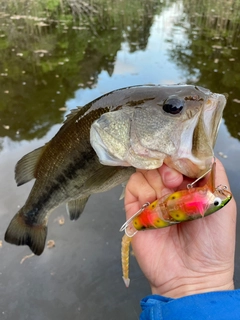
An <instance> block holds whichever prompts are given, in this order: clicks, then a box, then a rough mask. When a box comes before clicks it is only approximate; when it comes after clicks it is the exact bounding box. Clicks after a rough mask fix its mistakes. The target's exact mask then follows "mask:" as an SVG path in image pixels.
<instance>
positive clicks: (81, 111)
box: [63, 104, 90, 125]
mask: <svg viewBox="0 0 240 320" xmlns="http://www.w3.org/2000/svg"><path fill="white" fill-rule="evenodd" d="M89 108H90V105H89V104H87V105H86V106H84V107H77V109H72V110H71V111H70V113H69V114H67V115H66V119H65V120H64V122H63V124H64V125H65V124H68V123H69V122H71V120H72V119H73V118H74V117H75V116H76V115H78V117H79V118H82V116H83V115H84V114H85V112H86V111H87V110H88V109H89Z"/></svg>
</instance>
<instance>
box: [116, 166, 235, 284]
mask: <svg viewBox="0 0 240 320" xmlns="http://www.w3.org/2000/svg"><path fill="white" fill-rule="evenodd" d="M214 176H215V163H214V164H213V167H212V169H211V175H210V179H209V180H208V183H207V184H206V185H205V186H203V187H195V188H194V187H193V185H194V184H195V183H196V181H198V180H199V179H198V180H196V181H195V182H193V183H192V184H190V185H188V189H187V190H180V191H176V192H174V193H172V194H170V195H166V196H164V197H162V198H161V199H158V200H155V201H154V202H152V203H146V204H144V205H143V206H142V208H141V209H140V210H139V211H137V212H136V213H135V214H134V215H133V216H132V217H131V218H130V219H129V220H127V221H126V222H125V223H124V225H123V226H122V227H121V229H120V231H123V230H124V231H125V235H124V236H123V239H122V269H123V280H124V282H125V285H126V286H127V287H128V286H129V283H130V279H129V277H128V273H129V271H128V269H129V246H130V242H131V238H132V237H133V236H134V235H135V234H136V233H137V232H138V231H141V230H146V229H157V228H164V227H168V226H171V225H174V224H177V223H181V222H184V221H191V220H195V219H199V218H202V217H206V216H208V215H210V214H212V213H214V212H216V211H218V210H220V209H221V208H222V207H224V206H225V205H226V204H227V203H228V202H229V201H230V200H231V198H232V194H231V192H229V191H227V187H226V186H222V185H219V186H218V187H216V188H215V187H214Z"/></svg>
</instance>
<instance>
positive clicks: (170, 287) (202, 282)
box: [151, 271, 234, 298]
mask: <svg viewBox="0 0 240 320" xmlns="http://www.w3.org/2000/svg"><path fill="white" fill-rule="evenodd" d="M233 289H234V283H233V272H231V271H228V272H226V273H224V274H223V273H219V274H218V273H215V274H210V275H197V276H195V277H187V278H184V277H181V278H179V279H173V280H170V281H168V282H167V283H165V284H162V285H160V286H158V287H157V286H153V285H151V290H152V294H158V295H162V296H166V297H170V298H179V297H183V296H188V295H192V294H198V293H204V292H211V291H224V290H233Z"/></svg>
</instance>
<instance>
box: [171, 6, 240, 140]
mask: <svg viewBox="0 0 240 320" xmlns="http://www.w3.org/2000/svg"><path fill="white" fill-rule="evenodd" d="M183 12H184V14H183V15H182V16H181V18H180V19H179V20H178V21H177V22H176V26H177V25H178V24H181V25H184V26H185V34H186V39H185V41H183V42H182V43H178V45H175V42H174V40H173V39H169V41H170V42H172V50H171V51H170V52H169V55H170V57H171V59H173V60H174V61H175V62H176V64H177V65H178V66H179V67H180V68H182V70H183V72H184V74H185V77H186V79H187V82H188V83H193V82H195V83H196V84H199V85H201V86H205V87H207V88H209V89H210V90H211V91H213V92H219V93H227V94H228V96H229V97H228V103H227V107H226V109H225V111H224V119H225V123H226V125H227V127H228V130H229V132H230V133H231V135H232V136H233V137H236V138H238V139H240V136H239V132H240V129H239V124H240V104H239V102H240V88H239V83H240V64H239V56H240V54H239V52H240V1H227V2H226V1H223V0H222V1H219V2H218V6H216V2H215V1H213V0H208V1H203V2H200V1H196V0H194V1H192V0H183Z"/></svg>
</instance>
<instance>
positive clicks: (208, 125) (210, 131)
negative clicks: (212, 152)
mask: <svg viewBox="0 0 240 320" xmlns="http://www.w3.org/2000/svg"><path fill="white" fill-rule="evenodd" d="M226 102H227V100H226V97H225V95H223V94H219V93H212V94H211V95H210V97H209V98H208V100H207V101H206V104H205V108H204V109H203V113H202V117H203V122H204V124H205V130H206V134H207V136H208V138H209V141H210V145H211V147H212V148H213V147H214V145H215V142H216V139H217V134H218V130H219V126H220V124H221V119H222V113H223V110H224V108H225V105H226Z"/></svg>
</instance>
